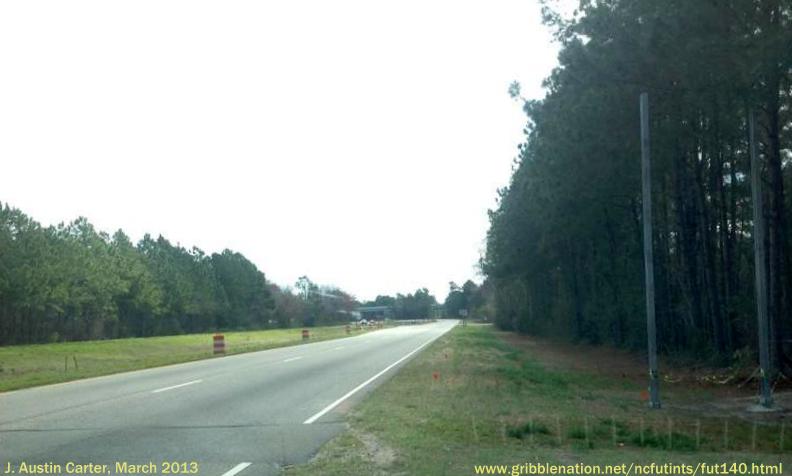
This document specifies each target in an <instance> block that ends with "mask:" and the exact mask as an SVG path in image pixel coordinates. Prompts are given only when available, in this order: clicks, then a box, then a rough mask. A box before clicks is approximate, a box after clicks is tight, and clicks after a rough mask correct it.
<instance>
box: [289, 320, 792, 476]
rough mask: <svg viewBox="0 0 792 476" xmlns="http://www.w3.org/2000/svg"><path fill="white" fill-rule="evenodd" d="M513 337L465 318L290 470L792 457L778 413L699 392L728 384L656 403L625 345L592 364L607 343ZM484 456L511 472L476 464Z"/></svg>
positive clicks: (676, 390) (669, 394) (677, 393)
mask: <svg viewBox="0 0 792 476" xmlns="http://www.w3.org/2000/svg"><path fill="white" fill-rule="evenodd" d="M514 338H515V336H513V335H510V334H506V333H501V332H498V331H496V330H494V329H492V328H491V327H489V326H473V325H470V326H467V327H464V328H463V327H457V328H455V329H454V330H453V331H451V332H450V333H448V334H446V335H445V336H443V337H442V338H440V339H438V341H437V342H435V343H434V344H433V345H431V346H430V347H429V348H427V349H426V350H425V351H424V352H422V353H421V354H420V355H419V356H417V357H416V358H415V359H413V360H412V361H410V362H409V363H408V364H407V365H406V366H405V367H404V368H402V369H401V370H400V371H399V373H398V374H397V375H395V376H394V377H393V378H392V379H390V380H389V381H388V382H386V383H385V384H383V385H382V386H380V387H378V388H377V389H376V390H375V391H374V392H373V393H372V394H371V395H370V396H369V397H368V398H366V399H365V400H364V401H363V402H361V404H360V405H359V406H357V407H356V408H355V409H353V410H352V411H351V412H350V413H349V415H348V422H349V429H348V430H347V431H346V432H344V433H342V434H341V435H339V436H338V437H336V438H335V439H333V440H331V441H330V442H329V443H328V444H326V445H325V446H324V447H323V448H322V450H321V451H320V452H319V454H318V455H316V457H315V458H314V459H313V460H312V461H311V462H310V463H308V464H306V465H301V466H296V467H292V468H288V470H287V473H288V474H294V475H308V474H338V475H341V474H344V475H346V474H352V475H355V474H405V475H413V474H416V475H423V474H427V475H428V474H432V475H434V474H512V471H517V472H515V473H514V474H529V472H528V471H529V468H528V467H527V466H522V467H521V466H520V465H525V464H526V463H527V462H543V463H550V464H559V465H575V464H578V463H580V464H590V465H619V464H622V463H626V464H627V465H629V464H631V463H635V464H651V463H657V464H666V463H669V464H690V465H697V464H699V463H707V464H724V463H725V464H732V463H737V464H738V465H739V464H740V463H745V464H746V465H747V466H745V468H748V470H750V468H751V466H750V465H751V463H757V464H766V465H770V464H778V463H779V462H783V463H785V464H784V466H786V469H787V470H788V469H789V468H792V466H790V465H792V460H790V454H789V451H790V450H792V441H788V440H792V434H790V437H789V438H785V431H786V432H788V429H786V428H785V426H784V425H785V424H784V423H783V419H779V418H778V417H777V416H775V417H769V416H763V415H758V416H756V417H755V418H750V417H745V415H742V414H735V413H731V412H730V411H729V410H722V411H717V412H709V411H703V410H701V408H700V407H698V406H696V405H697V402H698V403H701V402H713V401H717V400H718V399H720V398H721V397H722V395H721V393H719V392H718V391H715V390H713V389H712V388H708V387H700V388H699V387H696V386H691V385H689V384H685V383H683V382H678V383H668V384H665V385H664V386H663V392H664V393H663V395H664V396H665V398H666V403H667V404H666V405H665V406H664V408H663V409H661V410H649V409H648V408H646V403H645V402H644V401H643V400H642V397H643V396H642V390H643V387H644V386H645V378H644V377H642V376H635V378H632V376H631V375H630V374H629V373H628V372H627V371H622V370H621V369H613V367H614V366H615V365H616V362H619V361H621V360H623V359H629V358H630V356H628V355H627V354H626V353H623V352H621V351H613V352H615V353H616V354H615V356H612V360H613V361H614V362H613V363H611V362H608V361H607V359H605V358H601V359H600V362H599V363H600V364H602V363H603V362H604V363H605V364H606V365H607V367H608V368H609V369H611V370H612V371H609V372H592V371H591V369H590V368H587V365H595V364H597V363H593V364H592V362H588V361H590V360H592V359H594V358H595V357H592V355H598V354H596V352H602V351H601V350H596V351H594V350H591V351H590V352H595V354H589V353H588V352H589V350H587V349H586V348H584V347H579V348H572V349H570V350H569V352H568V353H569V355H567V356H566V357H568V359H567V360H565V359H564V358H562V357H563V356H561V355H560V354H557V355H556V354H548V353H547V352H544V351H543V350H542V349H543V347H542V346H539V345H534V343H531V342H530V341H527V342H524V343H522V344H521V343H520V342H514ZM546 347H547V348H548V349H553V348H554V347H553V346H546ZM575 349H578V350H575ZM550 352H553V351H552V350H550ZM632 357H635V356H632ZM575 362H580V363H581V365H576V364H575ZM641 365H642V364H641ZM717 408H720V407H717ZM476 465H505V466H503V467H502V468H501V469H503V468H505V469H504V471H506V472H498V470H497V468H496V469H495V471H496V472H494V473H487V471H488V470H487V469H486V468H483V467H479V469H478V473H477V470H476ZM600 467H601V468H602V469H604V468H605V466H600ZM492 468H494V467H490V469H492ZM515 468H517V469H516V470H515ZM739 469H740V467H739V466H738V467H736V470H739ZM519 471H524V472H519ZM655 472H657V471H653V473H655ZM603 474H604V473H603ZM633 474H635V473H633ZM676 474H680V473H676ZM712 474H714V473H712ZM720 474H724V472H723V471H721V472H720ZM765 474H772V473H765Z"/></svg>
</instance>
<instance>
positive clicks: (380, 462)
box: [349, 428, 396, 469]
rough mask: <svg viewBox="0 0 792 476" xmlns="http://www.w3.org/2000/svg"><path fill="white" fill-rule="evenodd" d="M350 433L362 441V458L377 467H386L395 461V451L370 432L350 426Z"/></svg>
mask: <svg viewBox="0 0 792 476" xmlns="http://www.w3.org/2000/svg"><path fill="white" fill-rule="evenodd" d="M349 431H350V433H351V434H352V435H353V436H354V437H355V438H357V439H358V440H360V442H361V443H363V450H364V454H363V455H362V456H363V458H364V459H366V460H368V461H370V462H372V463H373V464H374V465H375V466H376V467H378V468H382V469H385V468H388V467H389V466H391V465H392V464H393V463H394V462H395V461H396V451H395V450H394V449H393V448H390V447H389V446H386V445H385V444H383V443H382V442H381V441H379V440H378V439H377V437H376V436H374V435H373V434H371V433H366V432H364V431H360V430H358V429H355V428H352V429H350V430H349Z"/></svg>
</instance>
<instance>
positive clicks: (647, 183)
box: [641, 93, 660, 408]
mask: <svg viewBox="0 0 792 476" xmlns="http://www.w3.org/2000/svg"><path fill="white" fill-rule="evenodd" d="M641 172H642V173H641V179H642V183H643V245H644V273H645V277H646V335H647V337H648V350H649V407H650V408H660V388H659V383H658V378H657V326H656V324H655V295H654V256H653V248H652V168H651V161H650V156H649V95H648V94H647V93H641Z"/></svg>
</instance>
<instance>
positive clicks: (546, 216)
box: [482, 0, 792, 375]
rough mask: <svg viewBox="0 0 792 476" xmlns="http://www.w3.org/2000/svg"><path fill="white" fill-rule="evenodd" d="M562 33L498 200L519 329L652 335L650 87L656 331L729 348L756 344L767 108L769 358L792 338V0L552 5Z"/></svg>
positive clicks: (491, 247) (672, 346) (498, 260)
mask: <svg viewBox="0 0 792 476" xmlns="http://www.w3.org/2000/svg"><path fill="white" fill-rule="evenodd" d="M543 12H544V18H545V22H546V24H547V25H549V26H550V27H551V28H552V29H553V31H554V33H555V35H556V38H557V40H558V41H559V42H560V44H561V52H560V54H559V66H558V67H557V68H555V69H554V70H553V72H552V74H551V75H550V76H549V77H548V78H547V79H546V81H545V88H546V95H545V97H544V98H543V99H542V100H538V101H528V100H524V99H522V98H521V97H520V89H519V84H517V83H515V84H513V85H512V86H511V87H510V94H512V96H513V97H515V98H518V99H520V100H521V101H522V104H523V106H524V110H525V112H526V114H527V116H528V123H527V126H526V128H525V134H526V140H525V142H524V143H523V144H522V145H521V146H520V148H519V155H518V158H517V159H516V160H515V164H514V167H513V174H512V177H511V181H510V183H509V185H508V187H506V188H504V189H502V190H501V191H500V192H499V197H498V206H497V208H496V209H495V210H492V211H490V229H489V231H488V236H487V249H486V254H485V256H484V257H483V258H482V269H483V270H484V272H485V273H486V275H487V278H488V282H489V283H490V285H491V286H492V290H493V296H494V303H495V314H496V316H495V317H496V321H497V323H498V325H499V326H500V327H502V328H505V329H513V330H517V331H521V332H535V333H545V334H553V335H557V336H562V337H565V338H568V339H571V340H581V341H588V342H595V343H599V342H604V343H610V344H615V345H618V346H625V347H635V348H640V347H643V346H645V342H646V340H645V339H646V337H645V336H646V321H645V307H644V306H645V302H644V281H643V262H642V229H641V220H642V217H641V175H640V174H641V166H640V139H639V109H638V97H639V94H640V93H642V92H648V94H649V96H650V118H651V124H650V126H651V138H652V139H651V146H652V151H651V153H652V174H653V202H654V203H653V205H654V215H655V219H654V230H655V232H654V244H653V246H654V257H655V283H656V294H657V297H656V313H657V326H658V339H659V340H658V343H659V345H660V347H661V350H663V351H665V352H695V353H697V354H699V355H705V354H706V355H714V356H716V357H718V358H719V359H720V360H727V359H728V357H729V356H731V355H733V354H734V352H736V351H738V350H743V349H747V350H753V349H755V346H756V342H757V332H756V305H755V297H754V276H753V269H754V266H753V264H754V256H753V242H752V224H753V219H752V210H751V206H752V205H751V190H750V166H749V161H750V157H749V142H748V120H747V118H748V115H749V111H754V113H755V116H756V119H757V140H758V146H759V147H758V149H759V155H760V160H761V162H762V164H763V165H762V171H761V174H762V183H763V187H764V204H765V206H764V210H763V213H764V216H765V218H766V220H765V222H766V233H765V235H766V237H767V238H766V247H767V250H768V256H767V274H768V276H767V278H768V283H769V292H768V294H769V306H768V307H769V309H768V311H769V316H770V322H771V340H772V356H773V362H774V365H775V368H776V369H780V370H782V371H784V372H785V373H787V374H788V375H792V373H790V369H792V367H790V365H789V364H790V361H789V359H788V357H787V355H788V354H789V352H790V343H792V255H790V252H791V251H792V240H791V239H790V234H789V228H788V227H789V220H790V210H792V203H791V200H792V197H791V196H790V193H789V190H790V186H792V164H791V162H792V153H791V152H790V139H792V137H791V135H792V107H790V106H792V101H791V99H792V25H791V24H790V20H792V2H790V1H789V0H783V1H781V0H775V1H770V0H717V1H716V0H712V1H700V2H698V1H697V2H690V1H686V0H668V1H665V2H656V1H652V0H630V1H626V0H596V1H595V0H583V1H581V3H580V8H579V9H578V11H577V14H576V15H575V16H574V17H573V18H571V19H570V18H563V17H562V16H560V15H558V14H557V13H555V12H553V11H552V9H550V8H548V7H547V5H545V6H544V10H543Z"/></svg>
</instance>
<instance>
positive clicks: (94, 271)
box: [0, 204, 356, 345]
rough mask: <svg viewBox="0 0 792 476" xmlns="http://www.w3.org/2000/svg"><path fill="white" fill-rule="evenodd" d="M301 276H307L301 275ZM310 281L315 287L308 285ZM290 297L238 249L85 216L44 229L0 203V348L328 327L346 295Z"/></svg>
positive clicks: (349, 302)
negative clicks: (104, 226) (193, 243)
mask: <svg viewBox="0 0 792 476" xmlns="http://www.w3.org/2000/svg"><path fill="white" fill-rule="evenodd" d="M305 280H306V281H307V282H309V283H310V280H308V279H307V278H305ZM311 286H314V287H316V289H319V287H318V286H316V285H314V284H313V283H311ZM321 289H322V290H323V294H333V295H336V296H337V297H338V298H337V299H332V300H329V299H325V298H321V299H317V298H316V295H311V296H306V295H302V294H295V293H293V292H292V291H291V290H290V289H288V288H284V289H282V288H279V287H278V286H276V285H274V284H272V283H270V282H268V281H267V279H266V277H265V275H264V273H262V272H261V271H260V270H259V269H258V268H257V267H256V265H254V264H253V263H252V262H250V261H249V260H248V259H247V258H245V257H244V256H243V255H242V254H241V253H238V252H234V251H231V250H224V251H223V252H222V253H213V254H211V255H210V254H206V253H204V252H203V251H201V250H200V249H198V248H196V247H193V248H190V249H187V248H184V247H182V246H180V245H178V244H176V245H174V244H172V243H171V242H169V241H168V240H167V239H166V238H164V237H162V236H159V237H157V238H153V237H151V236H149V235H145V236H144V237H143V238H142V239H141V240H140V241H139V242H138V243H137V244H135V243H132V241H131V240H130V238H129V237H128V236H127V235H126V234H125V233H124V232H123V231H121V230H118V231H117V232H115V233H114V234H113V235H112V236H110V235H108V234H107V233H104V232H100V231H97V230H96V229H95V228H94V227H93V225H91V224H90V223H89V222H88V221H87V220H86V219H85V218H78V219H77V220H75V221H73V222H71V223H68V224H60V225H57V226H48V227H43V226H41V225H40V224H39V223H37V222H36V221H35V220H33V219H31V218H30V217H28V216H27V215H25V214H24V213H23V212H21V211H20V210H18V209H15V208H12V207H10V206H9V205H8V204H5V205H2V204H0V345H6V344H21V343H43V342H59V341H70V340H86V339H104V338H118V337H147V336H154V335H164V334H180V333H194V332H207V331H215V330H231V329H263V328H268V327H290V326H301V325H314V324H330V323H335V322H340V321H343V320H346V319H348V315H347V314H345V312H343V311H344V310H347V311H348V310H350V309H351V308H352V307H354V306H355V304H356V303H355V301H354V298H353V297H351V296H350V295H348V294H346V293H344V292H343V291H341V290H338V289H336V288H328V287H323V288H321Z"/></svg>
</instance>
